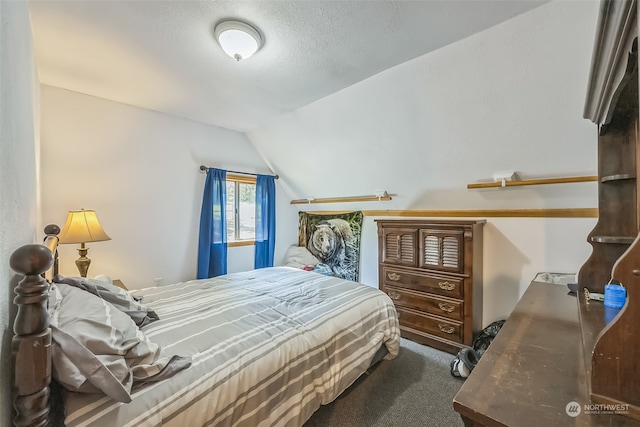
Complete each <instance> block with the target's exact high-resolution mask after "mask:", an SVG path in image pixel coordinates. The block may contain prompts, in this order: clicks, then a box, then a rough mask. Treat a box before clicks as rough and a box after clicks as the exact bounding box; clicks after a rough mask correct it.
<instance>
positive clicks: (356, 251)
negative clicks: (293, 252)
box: [298, 211, 363, 281]
mask: <svg viewBox="0 0 640 427" xmlns="http://www.w3.org/2000/svg"><path fill="white" fill-rule="evenodd" d="M362 217H363V215H362V211H356V212H349V213H343V214H328V215H322V214H310V213H307V212H300V213H299V218H298V219H299V221H298V246H304V247H306V248H307V249H308V250H309V252H311V253H312V254H313V255H314V256H315V257H316V258H318V259H319V260H320V262H321V263H323V264H327V265H328V266H329V267H330V268H331V270H332V272H333V274H334V276H337V277H341V278H343V279H347V280H353V281H358V278H359V270H360V235H361V233H362Z"/></svg>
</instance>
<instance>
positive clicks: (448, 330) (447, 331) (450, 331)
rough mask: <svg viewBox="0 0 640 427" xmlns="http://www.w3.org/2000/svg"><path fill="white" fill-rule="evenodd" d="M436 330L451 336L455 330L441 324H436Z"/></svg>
mask: <svg viewBox="0 0 640 427" xmlns="http://www.w3.org/2000/svg"><path fill="white" fill-rule="evenodd" d="M438 329H440V330H441V331H442V332H444V333H445V334H452V333H453V331H455V330H456V328H454V327H453V326H450V325H443V324H441V323H438Z"/></svg>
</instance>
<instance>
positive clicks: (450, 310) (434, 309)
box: [384, 285, 463, 320]
mask: <svg viewBox="0 0 640 427" xmlns="http://www.w3.org/2000/svg"><path fill="white" fill-rule="evenodd" d="M384 291H385V292H386V293H387V295H389V298H391V299H392V300H393V302H394V303H395V304H397V305H400V306H403V307H407V308H413V309H415V310H419V311H426V312H429V313H432V314H436V315H438V316H444V317H447V318H449V319H455V320H462V313H463V310H462V307H463V302H462V301H460V300H454V299H449V298H440V297H437V296H435V295H430V294H423V293H419V292H414V291H410V290H407V289H402V288H396V287H393V286H387V285H385V286H384Z"/></svg>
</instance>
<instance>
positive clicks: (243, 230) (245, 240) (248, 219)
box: [226, 174, 256, 246]
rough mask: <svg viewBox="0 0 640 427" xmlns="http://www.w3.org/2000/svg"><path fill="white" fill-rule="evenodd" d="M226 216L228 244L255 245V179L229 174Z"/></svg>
mask: <svg viewBox="0 0 640 427" xmlns="http://www.w3.org/2000/svg"><path fill="white" fill-rule="evenodd" d="M226 214H227V242H229V243H233V242H237V244H253V243H254V239H255V236H256V234H255V233H256V179H255V178H252V177H245V176H240V175H232V174H227V211H226ZM231 246H233V244H232V245H231Z"/></svg>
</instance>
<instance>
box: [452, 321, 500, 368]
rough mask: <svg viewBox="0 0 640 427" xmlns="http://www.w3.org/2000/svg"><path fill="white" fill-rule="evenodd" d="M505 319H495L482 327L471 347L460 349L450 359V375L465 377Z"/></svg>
mask: <svg viewBox="0 0 640 427" xmlns="http://www.w3.org/2000/svg"><path fill="white" fill-rule="evenodd" d="M504 322H505V320H497V321H495V322H493V323H491V324H490V325H489V326H487V327H486V328H484V329H483V330H482V331H480V333H479V334H478V336H477V337H476V338H475V339H474V340H473V346H472V347H465V348H463V349H461V350H460V351H459V352H458V354H457V355H456V357H455V358H454V359H453V360H452V361H451V365H450V368H451V375H453V376H454V377H460V378H467V377H468V376H469V374H470V373H471V371H473V368H475V367H476V365H477V364H478V361H479V360H480V357H482V354H483V353H484V352H485V351H486V350H487V348H488V347H489V345H490V344H491V341H493V339H494V338H495V336H496V335H498V332H499V331H500V328H502V325H504Z"/></svg>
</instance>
